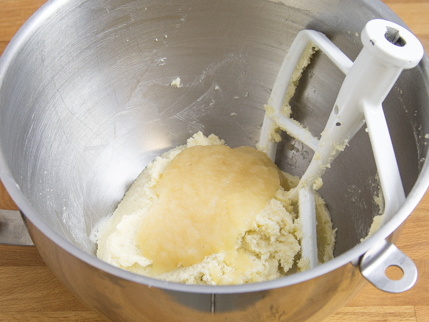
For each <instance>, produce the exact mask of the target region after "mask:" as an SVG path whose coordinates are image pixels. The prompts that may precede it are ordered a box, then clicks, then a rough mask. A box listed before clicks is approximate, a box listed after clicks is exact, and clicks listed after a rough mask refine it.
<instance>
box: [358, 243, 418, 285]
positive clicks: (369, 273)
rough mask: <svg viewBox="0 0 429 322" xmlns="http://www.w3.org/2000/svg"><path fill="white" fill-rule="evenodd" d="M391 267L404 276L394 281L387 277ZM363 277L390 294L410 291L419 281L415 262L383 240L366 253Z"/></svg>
mask: <svg viewBox="0 0 429 322" xmlns="http://www.w3.org/2000/svg"><path fill="white" fill-rule="evenodd" d="M390 266H397V267H399V268H400V269H401V270H402V272H403V274H404V275H403V276H402V278H401V279H399V280H392V279H390V278H389V277H387V275H386V270H387V268H389V267H390ZM360 271H361V273H362V275H363V276H364V277H365V278H366V279H367V280H368V281H369V282H370V283H371V284H373V285H374V286H375V287H377V288H378V289H380V290H382V291H385V292H389V293H401V292H405V291H407V290H409V289H410V288H412V287H413V286H414V284H415V283H416V281H417V275H418V272H417V267H416V265H415V264H414V262H413V261H412V260H411V259H410V258H409V257H408V256H407V255H405V254H404V253H403V252H401V251H400V250H399V249H398V248H397V247H396V246H395V245H394V244H392V243H389V242H387V241H385V240H382V241H381V242H380V243H378V244H377V245H376V246H375V247H373V248H371V249H370V250H369V251H367V252H366V253H365V255H364V256H363V257H362V259H361V262H360Z"/></svg>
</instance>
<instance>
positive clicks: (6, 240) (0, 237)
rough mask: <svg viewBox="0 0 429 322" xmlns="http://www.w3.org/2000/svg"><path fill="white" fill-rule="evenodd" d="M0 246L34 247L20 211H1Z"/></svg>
mask: <svg viewBox="0 0 429 322" xmlns="http://www.w3.org/2000/svg"><path fill="white" fill-rule="evenodd" d="M0 244H6V245H19V246H33V241H32V240H31V237H30V234H29V233H28V230H27V225H26V224H25V221H24V220H23V218H22V215H21V213H20V212H19V211H17V210H3V209H0Z"/></svg>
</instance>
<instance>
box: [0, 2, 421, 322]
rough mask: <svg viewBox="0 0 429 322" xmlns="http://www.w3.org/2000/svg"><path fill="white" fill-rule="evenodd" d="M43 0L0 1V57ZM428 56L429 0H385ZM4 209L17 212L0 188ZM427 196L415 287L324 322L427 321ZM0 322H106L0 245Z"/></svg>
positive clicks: (414, 218)
mask: <svg viewBox="0 0 429 322" xmlns="http://www.w3.org/2000/svg"><path fill="white" fill-rule="evenodd" d="M45 2H46V1H45V0H0V54H1V53H2V52H3V50H4V48H5V47H6V45H7V44H8V42H9V40H10V39H11V38H12V36H13V35H14V34H15V32H16V31H17V30H18V28H19V27H20V26H21V25H22V24H23V23H24V22H25V21H26V20H27V19H28V17H29V16H30V15H31V14H32V13H33V12H34V11H36V10H37V8H39V7H40V6H41V5H42V4H43V3H45ZM384 2H385V3H386V4H387V5H388V6H389V7H390V8H391V9H392V10H393V11H394V12H396V13H397V14H398V15H399V16H400V17H401V18H402V19H403V20H404V21H405V23H406V24H407V25H408V26H409V27H410V29H411V30H412V31H413V32H414V33H415V34H416V35H417V37H418V38H419V39H420V40H421V42H422V43H423V45H424V47H425V49H426V52H429V0H412V1H407V0H385V1H384ZM0 209H17V208H16V206H15V204H14V203H13V201H12V200H11V199H10V197H9V196H8V194H7V192H6V191H5V189H4V187H3V185H0ZM428 229H429V192H427V193H426V195H425V197H424V198H423V199H422V201H421V202H420V204H419V205H418V207H417V208H416V209H415V211H414V212H413V213H412V214H411V215H410V217H409V218H408V220H407V221H406V224H405V228H404V230H403V233H402V235H401V237H400V239H399V241H398V243H397V246H398V247H399V248H400V249H401V250H402V251H403V252H404V253H405V254H407V255H408V256H409V257H411V258H412V259H413V260H414V262H415V263H416V265H417V267H418V270H419V279H418V281H417V284H416V285H415V286H414V287H413V288H412V289H411V290H410V291H408V292H405V293H402V294H387V293H384V292H381V291H379V290H378V289H376V288H374V287H373V286H372V285H370V284H368V285H367V286H366V287H365V288H364V289H363V290H362V291H361V292H360V293H359V294H358V295H357V296H356V297H355V298H354V299H353V300H352V301H351V302H349V303H348V304H347V306H345V307H343V308H342V309H340V310H339V311H337V312H336V313H334V314H333V315H331V316H330V317H329V318H327V319H325V320H324V322H334V321H419V322H423V321H429V233H428V232H427V231H428ZM0 321H15V322H20V321H55V322H58V321H95V322H96V321H106V320H105V319H104V318H103V317H100V316H99V315H98V314H97V313H95V312H92V311H91V310H89V309H88V308H87V307H86V306H85V305H83V304H82V303H81V302H79V300H77V299H76V298H75V297H74V296H73V295H72V294H71V293H70V292H69V291H68V290H67V289H66V288H65V287H64V286H63V285H62V284H60V282H59V281H58V280H57V279H56V278H55V276H54V275H53V274H52V273H51V272H50V270H49V269H48V268H47V267H46V265H45V264H44V262H43V261H42V259H41V258H40V256H39V254H38V252H37V250H36V249H35V248H34V247H17V246H4V245H0Z"/></svg>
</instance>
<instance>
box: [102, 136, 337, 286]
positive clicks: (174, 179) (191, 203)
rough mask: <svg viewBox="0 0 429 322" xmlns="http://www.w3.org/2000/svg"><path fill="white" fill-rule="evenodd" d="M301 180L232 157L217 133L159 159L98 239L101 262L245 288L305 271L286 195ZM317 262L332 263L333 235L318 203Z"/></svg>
mask: <svg viewBox="0 0 429 322" xmlns="http://www.w3.org/2000/svg"><path fill="white" fill-rule="evenodd" d="M297 182H298V178H296V177H292V176H290V175H288V174H285V173H282V172H280V171H279V170H278V169H277V167H276V166H275V165H274V164H273V163H272V162H271V160H270V159H269V158H268V157H266V155H265V154H264V153H262V152H259V151H257V150H255V149H254V148H251V147H240V148H236V149H231V148H229V147H227V146H225V145H224V142H223V141H222V140H220V139H219V138H218V137H216V136H215V135H210V136H209V137H205V136H204V135H203V134H202V133H200V132H199V133H197V134H195V135H194V136H193V137H192V138H190V139H189V140H188V142H187V145H185V146H180V147H178V148H175V149H172V150H170V151H168V152H167V153H165V154H163V155H162V156H160V157H157V158H156V159H155V160H154V161H153V162H152V163H150V164H149V165H148V166H147V168H146V169H145V170H144V171H143V172H142V173H141V175H140V176H139V177H138V178H137V180H136V181H135V182H134V184H133V185H132V186H131V188H130V189H129V191H128V192H127V193H126V195H125V196H124V199H123V200H122V201H121V203H120V204H119V206H118V208H117V209H116V211H115V212H114V214H113V216H111V217H110V218H109V219H108V220H106V221H105V222H104V223H103V224H102V225H100V226H99V228H98V231H97V232H96V234H95V235H96V236H97V237H96V239H97V243H98V250H97V256H98V257H99V258H100V259H102V260H104V261H106V262H109V263H110V264H112V265H115V266H118V267H121V268H123V269H127V270H129V271H132V272H135V273H138V274H142V275H147V276H151V277H155V278H159V279H163V280H168V281H175V282H182V283H192V284H214V285H216V284H241V283H249V282H258V281H264V280H271V279H275V278H279V277H281V276H285V275H286V274H288V273H290V272H295V271H299V270H303V269H305V262H306V261H305V259H301V256H300V238H301V224H300V220H299V218H298V215H297V213H296V209H295V208H296V205H293V204H292V203H291V201H290V200H288V199H287V193H286V191H285V189H286V190H287V189H289V187H293V186H295V185H296V184H297ZM316 203H317V220H318V242H319V254H318V256H319V261H320V262H324V261H327V260H329V259H331V258H332V257H333V254H332V253H333V246H334V231H333V229H332V224H331V221H330V217H329V214H328V212H327V210H326V207H325V205H324V202H323V200H322V199H321V198H320V197H317V200H316Z"/></svg>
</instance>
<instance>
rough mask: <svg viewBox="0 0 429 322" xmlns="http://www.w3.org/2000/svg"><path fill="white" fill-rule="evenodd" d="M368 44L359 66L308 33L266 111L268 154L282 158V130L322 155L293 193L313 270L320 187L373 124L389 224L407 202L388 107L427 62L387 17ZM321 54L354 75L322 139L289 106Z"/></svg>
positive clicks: (367, 32) (371, 30)
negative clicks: (404, 79) (407, 73)
mask: <svg viewBox="0 0 429 322" xmlns="http://www.w3.org/2000/svg"><path fill="white" fill-rule="evenodd" d="M361 40H362V43H363V49H362V51H361V52H360V54H359V56H358V57H357V59H356V61H355V62H354V63H353V62H352V61H351V60H350V59H349V58H348V57H347V56H346V55H344V54H343V53H342V52H341V50H340V49H338V47H336V46H335V45H334V44H333V43H332V42H331V41H330V40H329V39H328V38H327V37H326V36H325V35H324V34H322V33H320V32H317V31H313V30H303V31H301V32H300V33H299V34H298V35H297V37H296V38H295V40H294V42H293V43H292V46H291V48H290V50H289V53H288V55H287V56H286V58H285V60H284V62H283V65H282V67H281V69H280V72H279V75H278V77H277V79H276V82H275V84H274V86H273V90H272V93H271V97H270V100H269V101H268V105H267V106H266V113H265V118H264V122H263V126H262V131H261V137H260V141H259V144H258V146H259V148H260V149H262V150H263V151H265V152H266V153H267V155H268V156H269V157H270V158H271V159H272V160H274V157H275V154H276V141H275V138H276V135H277V136H278V134H276V130H277V129H278V128H280V129H281V130H284V131H286V132H287V133H288V134H289V135H290V136H292V137H294V138H295V139H297V140H299V141H301V142H303V143H304V144H306V145H307V146H308V147H309V148H311V149H312V150H314V156H313V159H312V160H311V163H310V165H309V167H308V168H307V170H306V172H305V173H304V175H303V176H302V178H301V180H300V182H299V184H298V186H297V187H296V188H294V189H292V190H291V191H290V196H291V198H295V199H297V201H298V205H299V216H300V218H301V221H302V225H303V237H302V240H301V247H302V256H303V258H308V259H309V262H310V268H312V267H314V266H316V265H317V264H318V259H317V236H316V215H315V201H314V186H315V182H317V181H316V180H317V179H318V178H320V177H321V176H322V175H323V173H324V171H325V169H326V168H327V167H330V164H331V162H332V161H333V160H334V159H335V157H336V156H337V155H338V153H339V152H340V151H342V150H344V148H345V147H346V145H348V142H349V140H350V139H351V138H352V137H353V136H354V135H355V134H356V133H357V131H358V130H359V129H360V128H361V127H362V126H363V125H364V124H365V123H366V126H367V131H368V133H369V137H370V140H371V145H372V150H373V153H374V157H375V161H376V165H377V171H378V175H379V178H380V183H381V188H382V191H383V195H384V201H385V208H384V214H383V219H382V222H383V223H384V222H386V221H387V220H388V219H389V218H391V216H392V215H393V214H394V213H395V212H396V211H397V210H398V209H399V207H400V206H401V205H402V204H403V203H404V201H405V194H404V189H403V186H402V181H401V177H400V174H399V169H398V165H397V162H396V157H395V153H394V150H393V146H392V142H391V139H390V135H389V130H388V126H387V123H386V119H385V116H384V112H383V108H382V102H383V101H384V99H385V98H386V96H387V94H388V93H389V92H390V90H391V89H392V87H393V85H394V83H395V82H396V80H397V78H398V77H399V75H400V73H401V72H402V70H403V69H409V68H413V67H415V66H416V65H417V64H418V63H419V62H420V60H421V59H422V57H423V53H424V51H423V47H422V45H421V43H420V42H419V40H418V39H417V38H416V37H415V36H414V35H413V34H412V33H411V32H409V31H408V30H406V29H405V28H403V27H401V26H399V25H397V24H395V23H392V22H389V21H385V20H381V19H376V20H371V21H369V22H368V23H367V25H366V26H365V28H364V29H363V31H362V35H361ZM317 49H319V50H321V51H323V52H324V53H325V54H326V55H327V56H328V57H329V58H330V59H331V60H332V62H333V63H334V64H335V65H336V66H337V67H338V68H339V69H340V70H341V71H342V72H343V73H344V74H346V77H345V79H344V82H343V84H342V86H341V89H340V91H339V93H338V97H337V100H336V102H335V104H334V107H333V108H332V112H331V115H330V117H329V120H328V122H327V124H326V127H325V129H324V131H323V132H322V134H321V138H320V140H318V139H317V138H316V137H314V136H313V135H312V134H311V133H310V131H309V130H308V129H306V128H304V127H302V126H301V125H300V124H299V123H298V122H297V121H295V120H293V119H291V118H290V106H289V100H290V99H291V98H292V96H293V93H294V90H295V87H296V85H297V82H298V80H299V77H300V74H301V72H302V70H303V69H304V68H305V67H306V65H307V64H308V62H309V60H310V57H311V55H312V54H313V52H314V50H317Z"/></svg>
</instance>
